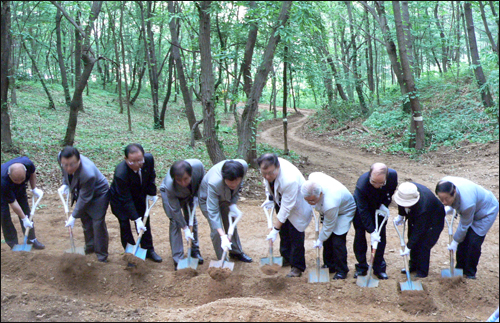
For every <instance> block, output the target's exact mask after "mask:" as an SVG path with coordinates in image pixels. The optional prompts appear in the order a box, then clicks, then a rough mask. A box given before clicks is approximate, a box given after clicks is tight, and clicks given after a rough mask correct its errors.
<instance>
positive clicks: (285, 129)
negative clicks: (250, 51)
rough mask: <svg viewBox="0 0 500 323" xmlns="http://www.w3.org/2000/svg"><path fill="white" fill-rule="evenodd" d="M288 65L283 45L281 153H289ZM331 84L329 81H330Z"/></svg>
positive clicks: (286, 51)
mask: <svg viewBox="0 0 500 323" xmlns="http://www.w3.org/2000/svg"><path fill="white" fill-rule="evenodd" d="M287 65H288V45H285V50H284V51H283V107H282V108H283V153H284V154H285V155H288V154H289V150H288V119H287V111H286V99H287V96H288V82H287V79H286V71H287V70H288V68H287ZM330 84H331V81H330Z"/></svg>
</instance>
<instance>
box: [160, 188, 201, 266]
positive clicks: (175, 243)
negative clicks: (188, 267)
mask: <svg viewBox="0 0 500 323" xmlns="http://www.w3.org/2000/svg"><path fill="white" fill-rule="evenodd" d="M163 194H164V193H163V192H162V197H163ZM165 200H166V199H164V201H165ZM190 201H191V203H189V202H190ZM180 203H181V208H182V213H183V214H184V220H186V223H187V224H188V225H189V212H188V209H187V205H188V203H189V207H190V208H192V207H193V203H192V199H189V198H187V199H184V200H181V201H180ZM193 212H194V211H193ZM165 213H166V214H167V217H168V218H169V219H170V227H169V236H170V249H171V251H172V258H173V259H174V261H175V262H176V263H178V262H179V261H180V260H181V259H182V258H183V257H184V245H183V242H182V241H183V240H182V237H183V236H184V230H183V229H182V227H181V226H180V225H179V224H178V223H177V221H175V220H174V219H173V218H171V217H170V216H169V215H168V212H166V211H165ZM192 232H193V236H194V240H192V241H191V254H193V253H194V252H199V251H200V244H199V241H198V220H197V219H196V214H194V216H193V231H192Z"/></svg>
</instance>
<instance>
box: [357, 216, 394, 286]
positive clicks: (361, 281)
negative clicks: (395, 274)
mask: <svg viewBox="0 0 500 323" xmlns="http://www.w3.org/2000/svg"><path fill="white" fill-rule="evenodd" d="M378 217H379V213H378V212H375V231H377V232H378V234H379V235H380V231H382V227H383V226H384V224H385V222H386V221H387V218H388V217H389V216H388V215H387V216H384V220H382V224H381V225H380V227H379V226H378ZM377 246H378V241H375V242H374V244H373V246H372V254H371V256H370V264H369V267H368V274H367V275H366V276H358V279H357V280H356V284H357V285H358V286H359V287H378V279H377V278H375V277H372V273H373V261H374V260H375V253H376V252H377Z"/></svg>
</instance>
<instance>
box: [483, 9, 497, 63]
mask: <svg viewBox="0 0 500 323" xmlns="http://www.w3.org/2000/svg"><path fill="white" fill-rule="evenodd" d="M479 9H480V10H481V18H482V19H483V25H484V30H485V31H486V35H488V39H489V40H490V44H491V49H492V50H493V51H494V52H495V53H498V52H497V45H496V44H495V40H494V39H493V36H492V35H491V32H490V28H489V27H488V21H486V14H485V13H484V4H483V2H482V1H479Z"/></svg>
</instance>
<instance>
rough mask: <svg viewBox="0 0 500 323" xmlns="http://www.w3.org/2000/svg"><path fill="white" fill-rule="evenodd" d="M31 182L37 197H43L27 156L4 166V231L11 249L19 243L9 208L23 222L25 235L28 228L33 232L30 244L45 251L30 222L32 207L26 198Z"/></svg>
mask: <svg viewBox="0 0 500 323" xmlns="http://www.w3.org/2000/svg"><path fill="white" fill-rule="evenodd" d="M28 182H30V185H31V191H32V192H33V195H34V196H35V197H37V198H38V197H40V196H41V195H42V190H41V189H39V188H37V187H36V173H35V165H34V164H33V162H32V161H31V160H30V159H29V158H28V157H26V156H22V157H17V158H14V159H12V160H9V161H8V162H6V163H4V164H2V193H1V197H2V203H1V210H2V231H3V236H4V238H5V243H7V245H8V246H9V247H10V248H13V247H14V245H16V244H17V243H18V240H17V231H16V228H15V227H14V224H13V223H12V218H11V216H10V210H9V206H10V207H11V208H12V210H13V211H14V213H16V214H17V216H18V217H19V220H20V221H21V229H22V230H23V234H24V232H25V231H26V227H30V228H31V230H30V232H29V234H28V244H33V248H35V249H44V248H45V246H44V245H43V244H42V243H41V242H39V241H38V240H37V239H36V237H35V229H34V228H33V222H31V221H30V219H29V216H30V206H29V204H28V197H27V196H26V188H27V183H28Z"/></svg>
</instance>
